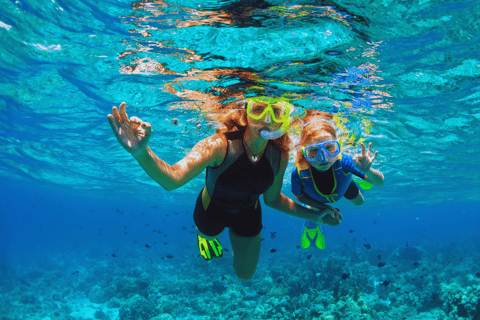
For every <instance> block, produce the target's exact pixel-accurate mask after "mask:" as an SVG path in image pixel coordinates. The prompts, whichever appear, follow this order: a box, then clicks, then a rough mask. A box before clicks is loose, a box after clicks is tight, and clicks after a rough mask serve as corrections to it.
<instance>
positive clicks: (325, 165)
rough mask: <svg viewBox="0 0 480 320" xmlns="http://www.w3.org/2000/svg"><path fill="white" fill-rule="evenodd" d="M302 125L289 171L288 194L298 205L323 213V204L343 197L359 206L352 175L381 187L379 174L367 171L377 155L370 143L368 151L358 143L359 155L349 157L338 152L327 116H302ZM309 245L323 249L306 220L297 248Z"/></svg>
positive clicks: (319, 233)
mask: <svg viewBox="0 0 480 320" xmlns="http://www.w3.org/2000/svg"><path fill="white" fill-rule="evenodd" d="M304 123H305V124H304V126H303V129H302V133H301V136H300V142H299V146H300V147H301V150H300V151H298V152H297V158H296V161H295V168H294V170H293V171H292V192H293V194H294V195H295V197H296V199H297V200H298V201H300V202H302V203H304V204H305V205H307V206H310V207H314V208H318V209H320V210H325V208H330V206H329V205H327V204H326V203H333V202H336V201H338V200H340V199H341V198H342V197H345V198H346V199H348V200H350V201H351V202H352V203H353V204H354V205H357V206H359V205H361V204H363V202H364V198H363V195H362V193H361V192H360V189H359V188H358V186H357V185H356V184H355V182H354V181H353V179H352V174H354V175H356V176H357V177H359V178H361V179H363V180H365V181H367V182H369V183H371V184H373V185H374V186H381V185H383V183H384V177H383V174H382V173H381V172H380V171H378V170H375V169H373V168H372V167H371V166H372V163H373V161H374V160H375V158H376V157H377V154H378V151H375V153H374V154H372V144H371V143H370V144H369V146H368V151H367V149H366V148H365V145H364V144H363V143H362V144H361V145H362V153H361V154H357V155H355V156H354V157H352V156H350V155H348V154H345V153H342V152H341V147H340V143H339V142H338V139H337V131H336V128H335V123H334V121H333V116H332V115H331V114H329V113H326V112H316V113H312V112H310V113H309V114H307V116H305V118H304ZM326 219H329V217H326ZM338 219H343V216H342V215H341V214H339V216H338ZM313 241H314V242H315V245H316V246H317V247H318V248H319V249H325V238H324V236H323V232H322V229H321V228H320V226H319V225H318V224H317V223H315V222H312V221H311V220H308V221H305V223H304V226H303V232H302V237H301V245H302V247H303V248H304V249H306V248H308V247H309V246H310V243H311V242H313Z"/></svg>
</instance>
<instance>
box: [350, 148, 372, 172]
mask: <svg viewBox="0 0 480 320" xmlns="http://www.w3.org/2000/svg"><path fill="white" fill-rule="evenodd" d="M377 154H378V151H375V153H374V154H373V155H372V143H371V142H370V143H369V144H368V152H367V150H366V148H365V145H364V144H363V143H362V154H356V155H355V156H354V157H353V162H354V164H355V167H357V169H358V170H360V171H362V172H363V173H367V172H368V171H370V167H371V166H372V163H373V161H374V160H375V158H376V157H377Z"/></svg>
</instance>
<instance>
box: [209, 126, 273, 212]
mask: <svg viewBox="0 0 480 320" xmlns="http://www.w3.org/2000/svg"><path fill="white" fill-rule="evenodd" d="M226 136H227V139H228V140H237V139H240V143H241V149H240V148H238V149H239V150H238V151H237V152H241V154H240V156H238V158H237V159H236V161H235V162H234V163H232V164H231V165H230V166H229V167H228V168H227V169H226V170H225V171H223V172H222V173H221V174H220V175H219V176H218V177H217V179H216V181H215V187H214V189H213V193H212V194H210V197H211V200H212V202H214V203H215V204H216V205H218V206H220V207H222V208H225V209H234V210H241V209H243V208H247V207H250V206H251V205H253V204H255V202H256V201H257V200H258V198H259V196H260V195H261V194H263V193H264V192H265V191H267V190H268V188H270V186H271V185H272V184H273V180H274V178H275V173H274V171H273V169H272V166H271V164H270V161H272V159H271V160H270V161H269V159H268V158H267V150H265V153H264V155H263V156H262V158H261V159H260V160H259V161H258V162H257V163H252V162H251V161H250V160H249V159H248V155H247V153H246V151H245V147H244V146H243V142H242V140H241V139H242V137H243V133H241V132H238V131H237V132H229V133H227V134H226ZM237 144H238V142H237ZM230 146H231V145H230V143H229V148H230ZM268 148H273V146H271V145H268V146H267V149H268ZM229 152H230V150H227V155H228V153H229ZM225 158H227V157H225ZM277 158H278V159H273V160H274V161H277V160H278V161H280V155H278V156H277ZM221 166H222V165H220V166H219V167H221ZM210 170H215V168H210V167H209V168H208V169H207V176H206V180H207V183H208V180H209V174H210Z"/></svg>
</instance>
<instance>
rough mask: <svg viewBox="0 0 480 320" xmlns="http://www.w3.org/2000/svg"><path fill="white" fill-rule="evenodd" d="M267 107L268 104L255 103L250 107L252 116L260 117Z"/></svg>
mask: <svg viewBox="0 0 480 320" xmlns="http://www.w3.org/2000/svg"><path fill="white" fill-rule="evenodd" d="M267 107H268V103H260V102H254V103H252V104H251V107H250V115H251V116H253V117H259V116H261V115H262V113H263V111H265V109H266V108H267Z"/></svg>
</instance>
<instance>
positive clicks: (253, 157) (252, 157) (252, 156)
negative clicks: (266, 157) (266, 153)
mask: <svg viewBox="0 0 480 320" xmlns="http://www.w3.org/2000/svg"><path fill="white" fill-rule="evenodd" d="M243 146H244V147H245V150H248V152H250V154H251V156H250V158H251V159H252V161H253V162H257V160H258V155H259V154H260V153H262V152H260V153H258V154H257V155H256V156H254V155H253V153H252V151H251V150H250V149H249V148H248V146H247V144H246V143H245V141H243Z"/></svg>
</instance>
